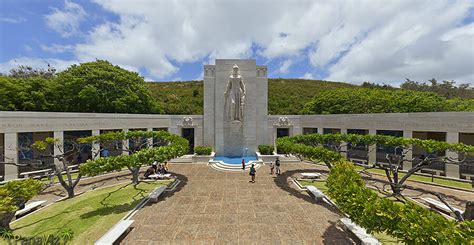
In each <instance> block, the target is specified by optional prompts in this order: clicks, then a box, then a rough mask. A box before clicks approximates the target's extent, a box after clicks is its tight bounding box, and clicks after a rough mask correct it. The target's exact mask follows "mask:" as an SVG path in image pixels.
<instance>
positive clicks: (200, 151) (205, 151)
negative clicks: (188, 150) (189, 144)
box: [194, 145, 212, 156]
mask: <svg viewBox="0 0 474 245" xmlns="http://www.w3.org/2000/svg"><path fill="white" fill-rule="evenodd" d="M194 153H196V154H197V155H201V156H207V155H211V153H212V147H210V146H207V145H198V146H195V147H194Z"/></svg>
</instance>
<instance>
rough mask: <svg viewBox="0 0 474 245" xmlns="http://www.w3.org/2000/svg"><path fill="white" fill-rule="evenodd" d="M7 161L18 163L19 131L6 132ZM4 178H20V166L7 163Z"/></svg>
mask: <svg viewBox="0 0 474 245" xmlns="http://www.w3.org/2000/svg"><path fill="white" fill-rule="evenodd" d="M5 162H10V163H18V133H5ZM4 179H5V180H13V179H18V167H17V166H15V165H12V164H6V165H5V177H4Z"/></svg>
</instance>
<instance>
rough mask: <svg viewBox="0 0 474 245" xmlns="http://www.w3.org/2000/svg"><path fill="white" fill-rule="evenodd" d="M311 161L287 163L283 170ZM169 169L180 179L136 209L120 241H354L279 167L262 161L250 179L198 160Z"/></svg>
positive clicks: (330, 213)
mask: <svg viewBox="0 0 474 245" xmlns="http://www.w3.org/2000/svg"><path fill="white" fill-rule="evenodd" d="M312 167H313V166H311V165H308V164H290V165H286V166H284V167H283V171H287V170H296V169H309V168H312ZM171 170H172V171H173V172H174V173H176V174H177V175H178V177H179V178H180V179H181V180H182V181H183V183H181V185H180V187H179V188H178V189H177V190H175V191H174V192H171V193H167V194H166V196H165V197H164V198H161V199H160V201H159V202H158V203H156V204H149V205H147V206H145V207H144V208H143V209H141V210H140V211H139V212H138V213H137V214H136V215H135V216H134V217H133V219H134V220H135V223H134V224H133V229H132V231H131V232H130V233H129V234H128V235H127V236H126V237H125V239H124V240H123V241H122V244H176V243H177V244H196V243H197V244H353V243H354V242H353V241H352V240H351V239H350V238H349V237H348V234H347V233H346V232H344V231H342V230H341V229H340V228H339V226H338V225H337V221H338V220H339V218H340V216H339V215H338V214H337V213H335V211H334V210H332V209H331V208H330V207H328V206H325V205H320V204H317V203H315V202H314V201H313V200H312V199H311V198H309V196H308V195H307V194H306V193H303V192H300V191H298V190H296V189H295V188H293V187H292V186H291V185H292V184H291V183H288V182H287V179H288V177H289V176H288V174H285V172H284V173H283V175H281V176H279V177H276V178H275V176H272V175H270V174H269V170H268V167H267V166H264V167H262V168H260V169H258V172H257V180H256V183H250V182H249V180H250V176H249V175H248V173H247V172H245V173H244V172H239V173H228V172H218V171H216V170H214V169H211V168H210V167H208V166H206V165H204V164H202V165H201V164H194V165H193V164H179V165H178V164H174V165H172V169H171ZM290 172H291V173H294V172H295V171H288V172H286V173H290Z"/></svg>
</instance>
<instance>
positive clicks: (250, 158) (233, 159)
mask: <svg viewBox="0 0 474 245" xmlns="http://www.w3.org/2000/svg"><path fill="white" fill-rule="evenodd" d="M242 159H244V161H245V163H248V162H250V161H257V157H256V156H248V157H226V156H220V157H217V156H216V157H214V161H223V162H225V163H228V164H242Z"/></svg>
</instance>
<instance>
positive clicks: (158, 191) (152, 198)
mask: <svg viewBox="0 0 474 245" xmlns="http://www.w3.org/2000/svg"><path fill="white" fill-rule="evenodd" d="M165 190H166V186H161V187H158V188H156V189H155V190H153V191H152V192H151V193H150V195H148V198H149V199H150V201H151V202H154V203H156V202H158V197H160V196H161V194H163V192H165Z"/></svg>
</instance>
